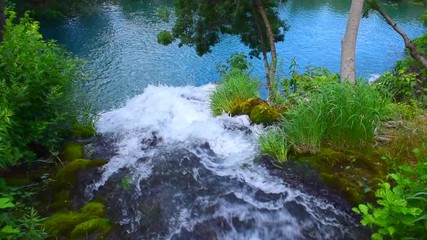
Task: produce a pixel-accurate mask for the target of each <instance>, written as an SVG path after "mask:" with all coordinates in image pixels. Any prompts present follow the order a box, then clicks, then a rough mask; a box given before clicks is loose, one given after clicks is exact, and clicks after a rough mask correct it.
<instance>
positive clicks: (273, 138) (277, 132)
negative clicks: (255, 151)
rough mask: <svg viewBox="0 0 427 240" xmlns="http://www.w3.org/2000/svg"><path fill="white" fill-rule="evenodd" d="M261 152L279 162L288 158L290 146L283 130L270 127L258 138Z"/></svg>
mask: <svg viewBox="0 0 427 240" xmlns="http://www.w3.org/2000/svg"><path fill="white" fill-rule="evenodd" d="M259 144H260V147H261V152H263V153H266V154H268V155H271V156H273V157H275V158H276V160H277V161H278V162H279V163H280V162H284V161H286V160H287V158H288V151H289V148H290V144H289V142H288V141H287V137H286V134H285V132H284V131H283V129H280V128H276V127H271V128H268V129H266V131H265V132H264V133H262V134H261V135H260V136H259Z"/></svg>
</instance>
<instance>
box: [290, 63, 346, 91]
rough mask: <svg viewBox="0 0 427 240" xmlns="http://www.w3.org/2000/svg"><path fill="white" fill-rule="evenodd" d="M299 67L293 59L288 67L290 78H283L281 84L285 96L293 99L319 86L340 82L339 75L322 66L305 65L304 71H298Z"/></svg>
mask: <svg viewBox="0 0 427 240" xmlns="http://www.w3.org/2000/svg"><path fill="white" fill-rule="evenodd" d="M298 68H299V66H298V64H297V63H296V61H295V60H293V61H292V63H291V67H290V75H291V77H290V78H284V79H283V81H282V83H281V85H282V87H283V89H284V94H285V97H286V98H288V100H294V99H295V98H298V97H300V96H305V95H307V94H309V93H310V92H313V91H315V90H317V89H318V88H319V87H320V86H323V85H328V84H334V83H338V82H340V76H339V74H336V73H331V72H330V71H329V70H328V69H326V68H322V67H307V68H306V71H305V72H304V73H298V72H297V69H298Z"/></svg>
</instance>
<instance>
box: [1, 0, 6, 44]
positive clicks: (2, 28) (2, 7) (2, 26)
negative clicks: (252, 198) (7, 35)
mask: <svg viewBox="0 0 427 240" xmlns="http://www.w3.org/2000/svg"><path fill="white" fill-rule="evenodd" d="M5 26H6V18H5V15H4V0H0V43H1V42H3V37H4V29H5Z"/></svg>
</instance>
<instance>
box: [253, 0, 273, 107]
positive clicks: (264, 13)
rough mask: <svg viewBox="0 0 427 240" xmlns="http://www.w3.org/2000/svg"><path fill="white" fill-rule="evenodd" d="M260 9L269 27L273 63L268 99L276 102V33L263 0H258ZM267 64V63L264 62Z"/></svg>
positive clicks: (268, 85)
mask: <svg viewBox="0 0 427 240" xmlns="http://www.w3.org/2000/svg"><path fill="white" fill-rule="evenodd" d="M257 4H258V11H259V13H260V14H261V17H262V20H263V22H264V25H265V28H266V29H267V35H268V40H269V43H270V55H271V64H270V67H269V71H268V78H267V90H268V101H269V102H274V100H275V97H276V96H275V95H276V89H275V83H274V80H275V74H276V66H277V52H276V44H275V39H274V33H273V30H272V28H271V24H270V21H269V20H268V17H267V14H266V12H265V8H264V2H263V0H258V1H257ZM264 65H265V63H264Z"/></svg>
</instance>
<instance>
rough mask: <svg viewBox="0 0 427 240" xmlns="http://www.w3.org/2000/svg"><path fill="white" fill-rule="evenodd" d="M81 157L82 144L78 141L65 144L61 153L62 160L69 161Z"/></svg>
mask: <svg viewBox="0 0 427 240" xmlns="http://www.w3.org/2000/svg"><path fill="white" fill-rule="evenodd" d="M82 157H83V145H81V144H78V143H68V144H67V145H65V147H64V150H63V151H62V154H61V160H62V161H63V162H71V161H73V160H75V159H78V158H82Z"/></svg>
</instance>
